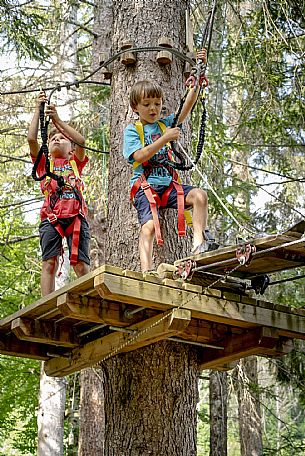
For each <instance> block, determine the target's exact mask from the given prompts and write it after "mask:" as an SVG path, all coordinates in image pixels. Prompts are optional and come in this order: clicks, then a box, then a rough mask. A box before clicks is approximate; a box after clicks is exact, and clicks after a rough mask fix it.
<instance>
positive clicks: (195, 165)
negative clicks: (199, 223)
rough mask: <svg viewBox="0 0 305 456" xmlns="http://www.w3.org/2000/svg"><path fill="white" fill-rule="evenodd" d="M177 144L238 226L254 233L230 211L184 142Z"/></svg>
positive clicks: (242, 229)
mask: <svg viewBox="0 0 305 456" xmlns="http://www.w3.org/2000/svg"><path fill="white" fill-rule="evenodd" d="M177 144H178V145H179V147H180V148H181V150H182V151H183V153H184V155H185V156H186V157H187V159H188V160H189V161H190V163H192V165H193V167H194V169H195V170H196V171H197V173H198V174H199V176H200V177H201V179H202V180H203V181H204V182H206V184H207V186H208V188H209V189H210V190H211V192H212V193H213V195H214V196H215V198H216V199H217V201H218V202H219V204H220V205H221V206H222V208H223V209H224V210H225V211H226V213H227V214H228V215H229V217H230V218H231V219H232V220H233V221H234V222H235V224H236V225H237V226H238V228H239V229H240V230H241V231H242V232H243V231H247V232H248V233H250V234H252V235H253V234H254V233H255V232H254V231H253V230H252V229H250V228H247V227H245V226H243V225H241V224H240V223H239V221H238V220H237V219H236V217H234V215H233V214H232V212H231V211H230V209H229V208H228V207H227V206H226V205H225V203H224V202H223V201H222V199H221V198H220V197H219V196H218V194H217V192H216V191H215V190H214V188H213V187H212V186H211V184H210V183H209V181H208V180H207V177H206V176H204V175H203V174H202V172H201V171H200V169H199V168H198V166H197V164H196V163H195V162H194V161H193V160H192V158H191V157H190V156H189V155H188V153H187V152H186V150H185V149H184V147H183V146H182V144H181V143H180V141H177Z"/></svg>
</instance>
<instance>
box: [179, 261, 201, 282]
mask: <svg viewBox="0 0 305 456" xmlns="http://www.w3.org/2000/svg"><path fill="white" fill-rule="evenodd" d="M195 267H196V261H194V260H185V261H182V262H181V263H179V265H178V266H177V270H176V271H175V272H174V273H173V277H174V279H182V280H192V277H193V274H194V268H195Z"/></svg>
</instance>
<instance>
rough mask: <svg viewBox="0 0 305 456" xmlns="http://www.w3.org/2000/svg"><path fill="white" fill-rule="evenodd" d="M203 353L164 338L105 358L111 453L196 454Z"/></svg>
mask: <svg viewBox="0 0 305 456" xmlns="http://www.w3.org/2000/svg"><path fill="white" fill-rule="evenodd" d="M197 362H198V360H197V352H196V349H194V348H189V347H188V346H186V345H184V346H181V344H178V343H174V342H169V341H164V342H159V343H158V344H155V345H151V346H150V347H147V348H145V349H140V350H137V352H131V353H128V354H126V355H118V356H116V357H115V358H112V359H110V360H109V361H107V363H104V364H105V365H104V371H105V376H106V379H105V411H106V430H105V432H106V440H105V456H110V455H111V456H142V455H143V456H144V455H145V456H160V455H162V456H175V455H177V456H178V455H179V456H195V455H196V405H197V401H198V388H197V379H198V371H197V366H198V365H197Z"/></svg>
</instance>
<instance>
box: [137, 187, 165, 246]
mask: <svg viewBox="0 0 305 456" xmlns="http://www.w3.org/2000/svg"><path fill="white" fill-rule="evenodd" d="M141 187H142V189H143V191H144V193H145V196H146V198H147V199H148V202H149V205H150V209H151V213H152V216H153V222H154V227H155V235H156V241H157V244H158V245H163V244H164V241H163V239H162V235H161V228H160V222H159V215H158V210H157V202H156V198H157V197H158V195H157V194H155V195H154V194H153V192H152V189H151V187H150V185H149V184H147V185H141Z"/></svg>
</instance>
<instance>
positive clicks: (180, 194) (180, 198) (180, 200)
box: [161, 180, 186, 237]
mask: <svg viewBox="0 0 305 456" xmlns="http://www.w3.org/2000/svg"><path fill="white" fill-rule="evenodd" d="M173 187H175V189H176V192H177V209H178V235H179V236H180V237H182V236H185V235H186V228H185V217H184V191H183V187H182V185H180V184H179V183H178V182H176V181H174V180H172V182H171V184H170V186H169V187H168V189H166V191H165V192H164V193H163V195H162V199H161V206H162V207H164V206H166V205H167V201H168V198H169V195H170V193H171V191H172V189H173Z"/></svg>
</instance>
